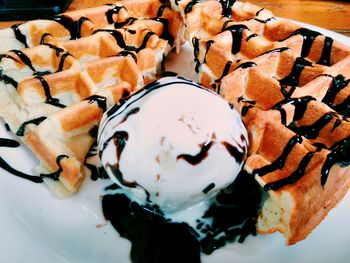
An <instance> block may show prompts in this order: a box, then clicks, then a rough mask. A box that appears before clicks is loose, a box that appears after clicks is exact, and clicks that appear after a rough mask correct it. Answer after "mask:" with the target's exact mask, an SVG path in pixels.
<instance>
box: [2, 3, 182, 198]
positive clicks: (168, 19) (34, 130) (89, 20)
mask: <svg viewBox="0 0 350 263" xmlns="http://www.w3.org/2000/svg"><path fill="white" fill-rule="evenodd" d="M181 32H182V20H181V19H180V15H179V14H178V13H176V12H174V11H172V10H171V9H170V8H169V7H168V6H167V5H165V4H162V3H161V2H160V1H158V0H146V1H143V0H129V1H119V2H116V3H115V4H110V5H104V6H100V7H96V8H89V9H85V10H79V11H74V12H67V13H65V14H63V15H59V16H57V17H54V18H53V19H52V20H35V21H30V22H27V23H25V24H22V25H15V26H13V27H12V28H9V29H5V30H2V31H0V39H1V41H2V45H1V52H2V53H4V54H3V55H0V80H1V82H0V86H1V89H0V98H1V99H0V100H1V103H2V104H1V105H2V107H1V109H0V116H1V117H3V118H4V119H5V121H6V122H7V123H8V124H9V126H10V128H11V130H12V131H13V132H15V133H16V134H17V135H18V136H19V137H21V138H22V139H23V141H24V142H25V144H26V145H27V146H29V148H30V149H31V150H32V151H33V152H34V153H35V154H36V156H37V157H38V158H39V159H40V166H39V167H37V171H38V172H39V173H40V176H41V177H42V178H43V180H44V181H45V182H47V183H48V185H49V186H50V187H51V188H52V189H53V192H54V193H55V194H57V195H58V196H64V195H67V194H71V193H74V192H75V191H77V189H78V188H79V186H80V184H81V182H82V180H83V178H84V176H85V169H84V161H85V156H86V153H87V152H88V150H89V148H90V146H91V145H92V143H93V141H94V140H95V133H96V129H97V125H98V123H99V120H100V118H101V116H102V113H103V111H104V110H106V108H107V107H109V106H110V105H114V104H115V103H117V102H118V101H119V100H120V99H121V98H123V97H125V96H127V95H128V94H130V92H133V91H135V90H137V89H139V88H141V87H142V86H143V85H144V84H146V83H148V82H149V81H151V80H153V79H155V78H156V77H157V73H159V70H160V69H161V67H162V63H163V60H164V58H165V56H166V55H167V54H168V52H169V51H170V50H171V49H172V48H173V47H175V46H176V45H178V44H180V43H181V34H182V33H181Z"/></svg>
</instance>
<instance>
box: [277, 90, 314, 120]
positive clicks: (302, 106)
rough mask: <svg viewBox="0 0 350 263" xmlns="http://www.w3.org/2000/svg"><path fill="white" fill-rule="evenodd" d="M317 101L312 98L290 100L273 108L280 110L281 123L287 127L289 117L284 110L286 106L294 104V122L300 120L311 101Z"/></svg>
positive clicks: (281, 102)
mask: <svg viewBox="0 0 350 263" xmlns="http://www.w3.org/2000/svg"><path fill="white" fill-rule="evenodd" d="M315 100H316V99H315V98H314V97H311V96H305V97H301V98H288V99H285V100H282V101H280V102H279V103H277V104H276V105H275V106H273V107H272V109H274V110H278V111H280V113H281V122H282V124H283V125H287V115H286V111H285V110H284V109H283V106H284V105H287V104H292V105H294V106H295V110H294V115H293V122H295V121H298V120H300V119H301V118H302V117H303V116H304V113H305V111H306V109H307V106H308V104H309V102H310V101H315Z"/></svg>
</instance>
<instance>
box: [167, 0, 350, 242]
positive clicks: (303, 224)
mask: <svg viewBox="0 0 350 263" xmlns="http://www.w3.org/2000/svg"><path fill="white" fill-rule="evenodd" d="M172 4H173V5H174V6H175V8H176V9H178V10H180V12H181V13H182V15H183V16H184V18H185V24H186V27H187V31H186V35H187V37H188V38H189V39H190V40H191V42H192V43H193V46H194V55H195V62H196V70H197V72H198V74H199V77H200V82H201V83H202V84H203V85H205V86H206V87H208V88H211V89H214V90H216V91H217V92H218V93H219V94H221V95H222V96H223V97H224V98H225V99H227V100H228V101H229V102H230V103H232V104H233V105H234V106H235V108H236V109H238V110H240V112H241V114H242V116H243V120H244V122H245V124H246V127H247V129H248V132H249V138H250V148H249V155H248V158H247V160H246V164H245V170H246V171H248V172H250V173H252V174H253V175H254V176H255V178H256V180H257V181H258V182H259V183H260V185H261V186H262V187H263V188H264V189H265V191H266V193H267V194H268V197H267V200H266V201H265V202H264V204H263V207H262V212H261V214H260V217H259V219H258V223H257V229H258V231H259V232H260V233H272V232H274V231H280V232H282V233H283V234H284V236H285V237H286V238H287V244H293V243H295V242H298V241H300V240H302V239H304V238H305V237H306V236H307V235H308V234H309V233H310V232H311V231H312V230H313V229H314V228H315V227H316V226H317V225H318V224H319V223H320V222H321V220H322V219H323V218H324V217H325V216H326V215H327V213H328V212H329V211H330V209H331V208H333V207H334V206H335V205H336V204H337V203H338V202H339V201H340V200H341V198H342V197H343V196H344V195H345V194H346V192H347V191H348V189H349V187H350V176H349V175H350V171H349V168H348V166H347V165H348V164H349V161H350V159H349V152H350V137H349V136H350V123H349V120H348V118H347V117H348V116H349V115H350V99H349V98H350V85H349V83H350V48H349V47H347V46H344V45H342V44H340V43H337V42H336V41H334V40H333V39H331V38H329V37H326V36H323V35H321V34H320V33H318V32H315V31H311V30H308V29H305V28H302V27H301V26H299V25H297V24H294V23H292V22H290V21H286V20H282V19H276V18H274V17H273V15H272V13H271V12H269V11H268V10H265V9H261V8H259V7H258V6H255V5H253V4H250V3H241V2H235V1H229V0H228V1H214V0H213V1H203V2H202V1H175V2H173V3H172Z"/></svg>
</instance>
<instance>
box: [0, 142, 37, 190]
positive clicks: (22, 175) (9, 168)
mask: <svg viewBox="0 0 350 263" xmlns="http://www.w3.org/2000/svg"><path fill="white" fill-rule="evenodd" d="M19 146H20V144H19V143H18V142H17V141H15V140H11V139H6V138H0V147H9V148H17V147H19ZM0 167H1V168H2V169H4V170H5V171H7V172H9V173H11V174H13V175H15V176H17V177H20V178H23V179H26V180H29V181H31V182H33V183H42V182H43V179H42V178H41V177H38V176H34V175H29V174H26V173H23V172H21V171H18V170H16V169H15V168H13V167H12V166H10V165H9V164H8V163H7V162H6V161H5V160H4V159H3V158H2V157H0Z"/></svg>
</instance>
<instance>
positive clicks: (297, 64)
mask: <svg viewBox="0 0 350 263" xmlns="http://www.w3.org/2000/svg"><path fill="white" fill-rule="evenodd" d="M305 67H312V63H311V62H310V61H307V60H306V59H304V58H302V57H298V58H296V59H295V61H294V64H293V67H292V70H291V72H290V73H289V75H288V76H286V77H284V78H283V79H281V80H280V81H279V82H280V83H281V85H282V86H294V87H295V86H298V84H299V78H300V75H301V73H302V71H303V69H304V68H305Z"/></svg>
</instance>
